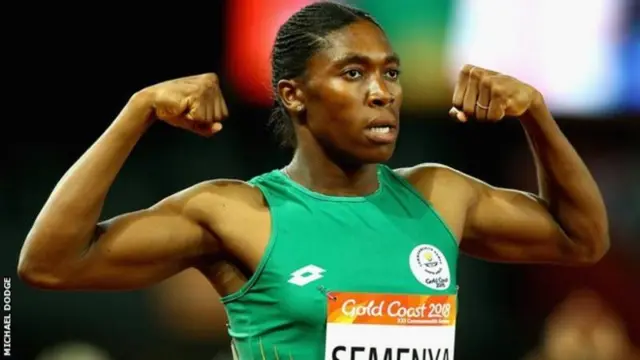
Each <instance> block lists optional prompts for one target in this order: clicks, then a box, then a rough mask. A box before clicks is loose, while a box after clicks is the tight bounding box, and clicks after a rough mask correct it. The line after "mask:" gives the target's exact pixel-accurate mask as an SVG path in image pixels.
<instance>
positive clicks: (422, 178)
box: [393, 163, 478, 191]
mask: <svg viewBox="0 0 640 360" xmlns="http://www.w3.org/2000/svg"><path fill="white" fill-rule="evenodd" d="M393 171H394V172H395V173H396V174H397V175H399V176H401V177H403V178H404V179H406V180H407V181H408V182H409V183H411V184H412V185H413V186H415V187H417V188H419V189H424V188H425V187H428V188H432V187H437V188H441V187H445V188H451V189H453V188H455V189H456V190H465V189H466V190H468V191H470V190H471V189H472V188H473V187H474V186H475V183H476V182H478V180H477V179H474V178H473V177H471V176H469V175H467V174H465V173H463V172H462V171H459V170H456V169H454V168H452V167H450V166H447V165H443V164H438V163H422V164H418V165H415V166H412V167H404V168H397V169H394V170H393Z"/></svg>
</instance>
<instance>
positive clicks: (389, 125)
mask: <svg viewBox="0 0 640 360" xmlns="http://www.w3.org/2000/svg"><path fill="white" fill-rule="evenodd" d="M365 136H366V137H367V138H368V139H369V140H370V141H372V142H374V143H377V144H391V143H393V142H395V141H396V138H397V136H398V123H397V121H395V120H394V119H391V118H387V119H383V118H377V119H374V120H372V121H370V122H369V124H367V127H366V128H365Z"/></svg>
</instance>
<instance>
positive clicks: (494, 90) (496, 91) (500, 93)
mask: <svg viewBox="0 0 640 360" xmlns="http://www.w3.org/2000/svg"><path fill="white" fill-rule="evenodd" d="M491 95H492V96H493V97H495V98H498V99H504V98H506V97H507V88H506V87H505V86H504V85H502V84H493V86H492V87H491Z"/></svg>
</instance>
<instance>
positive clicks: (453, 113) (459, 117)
mask: <svg viewBox="0 0 640 360" xmlns="http://www.w3.org/2000/svg"><path fill="white" fill-rule="evenodd" d="M449 116H451V117H452V118H454V119H456V120H458V121H460V122H467V120H468V119H467V115H465V114H464V113H463V112H462V111H460V110H458V109H456V108H455V107H452V108H451V110H449Z"/></svg>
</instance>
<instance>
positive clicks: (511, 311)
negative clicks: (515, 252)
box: [0, 0, 640, 360]
mask: <svg viewBox="0 0 640 360" xmlns="http://www.w3.org/2000/svg"><path fill="white" fill-rule="evenodd" d="M310 2H311V1H308V0H268V1H267V0H228V1H222V0H220V1H211V2H208V3H206V4H191V3H184V4H175V3H171V4H167V6H166V7H163V6H162V5H159V3H156V4H154V5H153V9H152V10H149V6H150V5H140V6H141V7H142V6H144V7H145V8H143V9H141V10H139V11H138V10H135V9H133V7H134V6H136V5H134V4H130V5H128V6H127V7H126V8H125V7H118V6H116V5H111V4H110V5H108V6H107V5H104V6H105V7H104V8H98V7H96V8H94V9H93V10H92V9H90V8H88V7H82V6H80V7H72V6H68V5H66V7H61V6H60V5H58V4H56V5H55V6H56V8H55V10H54V8H53V7H52V8H50V9H49V8H48V5H43V6H42V8H38V10H39V11H37V12H35V11H33V12H30V13H29V14H32V17H31V18H29V19H28V20H25V21H24V22H23V23H21V24H19V25H16V26H15V27H14V30H16V31H19V34H20V35H19V36H18V35H16V36H13V37H12V38H11V39H10V40H9V41H10V42H11V45H15V51H14V52H13V53H12V54H5V56H4V58H5V59H13V60H15V59H16V58H19V59H20V60H19V61H20V62H21V64H20V65H21V66H25V67H26V68H28V69H29V70H26V71H27V72H28V74H27V75H25V76H26V77H25V79H26V78H27V77H28V78H29V80H25V81H23V82H22V85H21V86H24V89H23V88H16V90H15V92H14V93H13V95H14V96H16V97H17V98H20V100H19V101H24V102H25V103H24V105H19V106H18V105H16V108H17V110H18V113H19V116H18V118H17V119H8V121H6V122H5V126H3V130H2V131H0V148H1V149H2V151H1V152H0V164H1V167H0V214H1V215H2V216H1V217H0V239H1V241H2V243H1V249H2V250H1V251H0V263H1V265H2V275H4V276H11V277H12V279H13V282H12V284H13V286H12V291H13V296H12V300H13V303H12V304H13V308H12V340H11V342H12V344H11V346H12V353H13V356H14V358H16V359H38V360H46V359H86V360H91V359H135V360H143V359H184V360H190V359H213V358H217V359H228V358H229V354H228V353H225V352H224V351H226V350H227V348H228V338H227V337H226V331H225V326H224V323H225V318H224V310H223V309H222V307H221V305H220V304H219V302H218V299H217V296H216V294H215V292H214V291H213V290H212V289H211V287H210V286H209V285H208V284H207V283H206V282H205V281H204V279H202V278H201V277H200V276H199V275H198V274H195V273H193V272H185V273H183V274H180V275H178V276H176V277H174V278H172V279H169V280H168V281H166V282H165V283H163V284H160V285H159V286H157V287H154V288H152V289H146V290H141V291H134V292H126V293H86V292H76V293H56V292H48V291H38V290H34V289H31V288H28V287H26V286H25V285H24V284H22V283H20V281H19V280H18V278H17V276H16V274H15V268H16V264H17V259H18V253H19V249H20V247H21V244H22V241H23V240H24V237H25V235H26V234H27V232H28V230H29V227H30V225H31V223H32V222H33V220H34V218H35V216H36V215H37V212H38V211H39V209H40V207H41V206H42V205H43V203H44V201H45V199H46V198H47V196H48V195H49V193H50V191H51V190H52V188H53V187H54V185H55V183H56V181H57V180H58V179H59V178H60V177H61V176H62V174H63V173H64V172H65V171H66V170H67V169H68V167H69V166H70V165H71V164H72V163H73V162H74V161H75V160H76V159H77V158H78V157H79V156H80V155H81V154H82V152H83V151H84V150H85V149H86V148H87V147H88V146H89V145H90V144H91V143H92V142H93V141H94V140H95V139H96V138H97V137H98V136H99V135H100V133H101V132H102V131H103V130H104V129H105V128H106V127H107V125H108V124H109V122H110V121H111V120H112V119H113V118H114V117H115V115H117V113H118V111H119V110H120V108H121V107H122V106H123V105H124V104H125V102H126V100H127V99H128V97H129V96H130V95H131V94H132V93H133V92H135V91H136V90H138V89H140V88H142V87H144V86H147V85H151V84H153V83H156V82H159V81H162V80H167V79H170V78H175V77H179V76H185V75H191V74H197V73H202V72H210V71H213V72H216V73H218V74H219V75H220V77H221V79H222V81H223V84H222V87H223V90H224V91H225V95H226V96H225V97H226V99H227V102H228V104H229V107H230V112H231V119H230V120H229V121H228V123H227V124H225V130H224V131H223V132H222V133H221V134H220V135H219V136H216V137H214V138H212V139H202V138H198V137H196V136H195V135H192V134H189V133H185V132H183V131H179V130H176V129H173V128H170V127H168V126H165V125H164V124H158V125H157V126H154V127H153V128H152V129H151V130H150V131H149V133H148V134H147V135H146V136H145V137H144V138H143V139H142V141H141V142H140V144H139V146H138V147H137V148H136V150H135V151H134V153H133V155H132V156H131V158H130V160H129V161H128V162H127V164H126V166H125V168H124V169H123V170H122V172H121V175H120V176H119V177H118V180H117V182H116V184H115V185H114V187H113V189H112V191H111V193H110V195H109V197H108V201H107V204H106V206H105V210H104V214H103V215H104V218H107V217H111V216H113V215H116V214H118V213H121V212H125V211H131V210H135V209H139V208H143V207H146V206H149V205H151V204H152V203H154V202H156V201H157V200H159V199H160V198H162V197H165V196H167V195H169V194H171V193H173V192H176V191H178V190H180V189H183V188H185V187H187V186H190V185H192V184H194V183H196V182H199V181H202V180H205V179H211V178H220V177H232V178H240V179H249V178H250V177H252V176H254V175H257V174H259V173H262V172H265V171H268V170H270V169H272V168H274V167H281V166H283V165H284V164H285V163H286V161H287V160H288V156H289V153H287V152H286V151H283V150H281V149H278V147H277V146H276V143H275V142H274V141H273V137H272V136H271V134H270V131H269V129H268V128H267V127H266V122H267V119H268V116H269V110H270V109H269V108H270V105H271V104H272V98H271V92H270V88H269V76H270V74H269V61H268V57H269V51H270V47H271V43H272V41H273V39H274V36H275V33H276V31H277V28H278V26H279V24H281V23H282V22H283V21H284V20H285V19H286V18H287V17H288V16H289V15H290V14H292V13H293V12H295V11H296V10H297V9H299V8H300V7H302V6H304V5H306V4H308V3H310ZM346 2H347V3H350V4H353V5H355V6H358V7H361V8H363V9H366V10H369V11H370V12H371V13H372V14H373V15H374V16H376V17H377V18H378V20H379V21H380V22H381V23H382V25H383V26H384V27H385V28H386V30H387V32H388V34H389V36H390V37H391V39H392V42H393V43H394V44H395V47H396V50H397V51H398V53H399V54H400V56H401V57H402V61H403V69H404V75H403V78H402V82H403V85H404V87H405V93H406V100H405V104H406V105H405V108H404V114H403V129H402V130H403V131H402V136H401V137H400V143H399V147H398V150H397V153H396V155H395V156H394V158H393V160H392V161H391V165H393V166H403V165H409V164H415V163H419V162H425V161H433V162H442V163H445V164H448V165H451V166H453V167H456V168H458V169H460V170H462V171H465V172H467V173H470V174H472V175H474V176H476V177H479V178H481V179H484V180H486V181H488V182H490V183H492V184H494V185H500V186H508V187H516V188H521V189H525V190H530V191H535V176H534V169H533V163H532V161H531V158H530V156H529V153H528V148H527V145H526V141H525V138H524V136H523V133H522V130H521V128H520V126H519V124H518V123H517V121H511V122H503V123H500V124H496V125H477V124H472V123H471V124H465V125H461V124H455V123H452V122H451V121H450V120H449V119H448V117H447V110H448V108H449V106H450V103H449V101H450V97H451V94H452V84H453V81H454V78H455V75H456V71H457V70H458V69H459V68H460V67H461V65H462V64H464V63H473V64H475V65H478V66H482V67H487V68H491V69H494V70H498V71H501V72H505V73H508V74H510V75H513V76H515V77H519V78H521V79H523V80H525V81H527V82H529V83H531V84H532V85H534V86H536V87H537V88H539V89H540V90H542V92H543V93H544V94H545V96H546V99H547V101H548V103H549V104H550V106H551V107H552V110H553V111H554V113H555V114H556V117H557V120H558V122H559V123H560V125H561V127H562V129H563V131H565V133H566V134H567V136H568V137H569V139H570V140H571V141H572V142H573V144H574V145H575V146H576V148H577V149H578V151H579V152H580V154H581V155H582V156H583V157H584V159H585V161H586V162H587V164H588V165H589V167H590V169H591V170H592V172H593V174H594V176H595V177H596V179H597V180H598V182H599V184H600V186H601V190H602V192H603V193H604V196H605V198H606V202H607V206H608V210H609V215H610V224H611V236H612V243H613V244H612V249H611V251H610V253H609V255H607V257H606V258H605V259H604V260H603V261H602V262H601V263H600V264H598V265H597V266H594V267H591V268H585V269H573V268H560V267H548V266H526V265H502V264H490V263H485V262H481V261H477V260H474V259H470V258H467V257H464V256H463V257H462V260H461V262H460V271H459V274H460V279H459V282H460V286H461V290H460V302H461V308H460V317H459V333H458V334H459V335H458V340H457V349H456V351H457V353H456V355H457V356H456V359H462V360H464V359H477V358H480V354H482V356H481V358H491V359H522V358H525V357H526V356H530V358H536V359H542V358H543V357H537V355H536V351H537V350H536V349H538V350H539V349H541V348H548V347H553V346H556V345H557V344H556V345H553V344H550V342H549V338H551V339H555V340H558V339H565V338H571V336H569V335H567V336H564V337H563V336H561V335H557V334H559V333H562V331H568V332H569V333H570V332H571V331H572V330H571V327H572V326H574V327H575V328H579V327H580V326H582V327H584V329H589V330H585V331H600V333H601V334H605V335H604V338H605V339H608V340H607V341H608V342H606V341H605V343H606V344H608V345H607V346H613V347H614V348H621V347H622V346H626V345H624V344H635V347H638V346H640V315H639V314H640V313H639V312H638V311H637V308H638V299H640V281H639V280H638V279H639V278H640V265H638V264H639V263H640V2H639V1H637V0H553V1H552V0H490V1H489V0H429V1H425V0H394V1H388V0H353V1H346ZM96 6H97V5H96ZM139 14H140V15H139ZM8 20H11V19H8ZM30 63H32V64H30ZM13 75H16V74H13ZM18 76H20V75H18ZM584 290H588V291H591V292H590V293H585V292H577V293H576V291H584ZM576 299H577V300H576ZM585 299H586V300H585ZM565 301H568V303H565ZM562 304H565V306H564V307H563V306H561V305H562ZM566 304H569V305H571V306H569V305H566ZM576 304H578V305H576ZM579 304H582V305H579ZM558 306H560V307H558ZM554 309H560V310H558V311H559V313H558V312H556V313H554V314H556V315H554V316H550V314H552V313H553V311H554ZM563 309H565V310H563ZM566 309H569V310H566ZM571 311H573V312H571ZM557 314H560V315H557ZM563 314H564V315H563ZM561 315H562V316H561ZM545 319H548V321H546V320H545ZM554 319H555V320H554ZM559 319H560V320H559ZM577 319H583V320H584V319H589V321H583V323H581V324H578V320H577ZM603 319H604V320H603ZM574 320H575V321H574ZM605 320H606V321H605ZM574 323H575V324H574ZM545 324H546V325H547V326H546V327H545ZM596 328H597V329H596ZM549 334H556V335H557V336H556V335H549ZM616 341H617V342H616ZM82 344H85V345H82ZM575 344H577V342H576V341H573V342H572V341H571V340H568V342H566V343H561V344H560V345H557V346H560V347H561V348H562V349H564V350H563V351H566V354H569V351H571V347H572V346H574V347H575V346H577V345H575ZM612 344H613V345H612ZM602 346H604V345H602ZM91 347H95V348H93V349H92V348H91ZM98 349H101V350H98ZM218 351H222V352H221V353H220V354H218ZM594 351H595V350H594ZM603 351H604V350H603ZM566 354H565V355H566ZM593 354H595V352H592V355H593ZM74 356H75V357H74ZM603 356H606V355H603ZM544 358H545V359H547V358H548V357H544ZM563 358H564V359H574V358H575V359H580V357H579V356H578V357H570V356H569V355H566V356H565V357H563ZM605 358H606V357H604V358H602V359H605ZM594 359H595V358H594Z"/></svg>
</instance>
